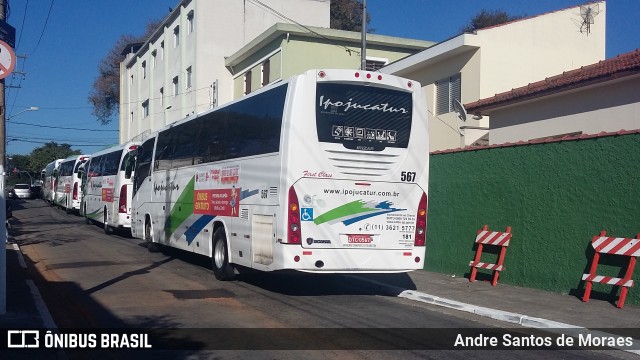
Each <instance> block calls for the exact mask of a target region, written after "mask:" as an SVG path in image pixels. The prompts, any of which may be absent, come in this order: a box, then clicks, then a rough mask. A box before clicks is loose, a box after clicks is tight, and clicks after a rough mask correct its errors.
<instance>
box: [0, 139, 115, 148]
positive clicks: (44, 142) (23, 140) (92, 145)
mask: <svg viewBox="0 0 640 360" xmlns="http://www.w3.org/2000/svg"><path fill="white" fill-rule="evenodd" d="M9 140H12V141H19V142H26V143H32V144H48V143H51V142H56V141H54V140H51V141H33V140H26V139H18V138H11V139H7V141H9ZM64 144H66V145H69V146H88V147H98V146H108V145H113V143H109V144H96V143H87V144H69V143H66V142H65V143H64Z"/></svg>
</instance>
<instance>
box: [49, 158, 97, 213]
mask: <svg viewBox="0 0 640 360" xmlns="http://www.w3.org/2000/svg"><path fill="white" fill-rule="evenodd" d="M87 160H89V155H71V156H69V157H68V158H66V159H64V160H62V162H61V163H60V166H59V167H58V173H57V176H56V184H55V187H54V188H55V194H54V198H53V203H54V204H55V205H58V206H60V207H62V208H63V209H64V210H65V211H66V212H67V213H71V212H73V211H78V210H80V200H81V199H80V178H79V177H78V167H79V166H80V165H81V164H83V163H85V162H86V161H87Z"/></svg>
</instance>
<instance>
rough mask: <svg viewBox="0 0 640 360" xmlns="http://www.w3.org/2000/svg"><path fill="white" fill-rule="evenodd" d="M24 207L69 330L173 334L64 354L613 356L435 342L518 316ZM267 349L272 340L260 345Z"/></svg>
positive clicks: (36, 258)
mask: <svg viewBox="0 0 640 360" xmlns="http://www.w3.org/2000/svg"><path fill="white" fill-rule="evenodd" d="M13 214H14V217H15V218H14V219H13V220H12V223H13V224H12V226H13V232H14V234H13V235H14V237H15V239H16V240H17V242H18V243H19V245H20V247H21V249H22V252H23V254H24V257H25V260H26V261H27V263H28V264H29V265H30V266H29V267H30V269H32V270H31V271H32V272H33V274H32V275H33V277H34V278H35V279H36V285H37V286H38V288H39V290H40V292H41V293H42V296H43V298H44V300H45V303H46V305H47V307H48V309H49V311H50V312H51V315H52V317H53V319H54V321H55V323H56V325H57V326H58V328H61V329H82V331H87V329H93V330H95V331H100V329H102V330H104V329H114V328H129V329H137V330H139V331H140V332H153V333H156V334H157V336H158V338H159V339H161V340H162V344H158V343H156V344H154V346H155V347H154V348H155V350H151V351H149V350H147V351H145V352H144V353H140V352H134V353H129V352H122V351H105V350H100V351H98V350H86V351H69V352H66V354H64V355H63V356H62V357H63V358H64V357H67V358H72V359H73V358H87V359H88V358H101V359H119V358H125V357H131V358H141V354H142V355H153V356H159V357H158V358H180V359H191V358H194V359H196V358H197V359H202V358H230V359H244V358H252V359H253V358H259V359H276V358H277V359H299V358H305V359H390V358H402V359H423V358H438V359H439V358H454V359H455V358H464V359H476V358H478V359H489V358H490V359H512V358H514V357H518V358H520V359H537V358H540V357H545V358H549V359H583V358H589V359H610V358H611V356H612V354H611V353H607V352H592V351H554V350H544V351H532V350H503V351H489V350H455V351H448V350H428V349H432V348H438V347H443V346H444V347H450V345H451V343H450V341H451V336H454V337H455V335H456V334H466V333H467V332H469V333H473V334H477V333H482V334H485V335H486V334H491V333H493V332H498V331H500V330H501V329H500V328H502V327H507V326H509V325H506V324H504V323H501V322H498V321H494V320H491V319H488V318H482V317H477V316H475V315H472V314H468V313H462V312H457V311H455V310H448V309H443V308H439V307H434V306H430V305H428V304H424V303H418V302H413V301H411V300H408V299H403V298H398V297H396V296H395V295H397V294H394V293H393V292H391V291H390V290H389V289H387V288H381V287H376V286H375V285H372V284H371V283H370V282H368V281H366V280H364V279H362V278H360V277H358V276H351V275H322V276H321V275H310V274H302V273H287V272H282V273H280V272H278V273H257V272H251V271H248V272H243V273H242V274H241V275H240V276H239V278H238V279H237V280H236V281H231V282H220V281H217V280H216V279H215V278H214V277H213V273H212V272H211V270H210V268H209V259H207V258H202V257H199V256H195V255H193V254H189V253H185V252H182V251H176V250H166V251H163V252H160V253H150V252H148V251H147V249H146V247H145V246H144V243H143V242H142V241H141V240H139V239H135V238H131V237H130V236H127V234H116V235H105V234H104V233H103V232H102V229H101V228H100V227H98V226H92V225H86V224H85V223H84V219H83V218H81V217H79V216H76V215H70V214H66V213H65V212H64V211H62V210H60V209H57V208H55V207H51V206H49V205H48V204H46V203H45V202H43V201H40V200H30V201H17V202H16V203H15V204H14V207H13ZM394 276H397V280H398V284H402V283H404V282H407V281H410V279H409V278H408V276H406V275H405V274H398V275H394ZM447 329H449V330H447ZM465 329H466V330H465ZM515 331H517V329H515ZM452 334H453V335H452ZM159 348H161V349H169V350H159ZM176 348H179V349H180V350H176ZM256 348H257V349H261V350H251V349H256ZM158 353H160V354H158Z"/></svg>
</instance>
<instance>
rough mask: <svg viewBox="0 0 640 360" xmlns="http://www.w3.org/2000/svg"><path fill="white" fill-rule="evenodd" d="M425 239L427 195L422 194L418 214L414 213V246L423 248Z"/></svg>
mask: <svg viewBox="0 0 640 360" xmlns="http://www.w3.org/2000/svg"><path fill="white" fill-rule="evenodd" d="M426 238H427V194H425V193H424V192H423V193H422V197H421V198H420V203H419V204H418V212H417V213H416V235H415V238H414V241H413V245H414V246H424V245H425V243H426Z"/></svg>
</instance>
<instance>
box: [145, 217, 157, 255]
mask: <svg viewBox="0 0 640 360" xmlns="http://www.w3.org/2000/svg"><path fill="white" fill-rule="evenodd" d="M144 239H145V241H146V243H147V251H149V252H150V253H155V252H158V246H157V245H156V244H155V243H154V242H153V235H152V234H151V220H147V221H145V224H144Z"/></svg>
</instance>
